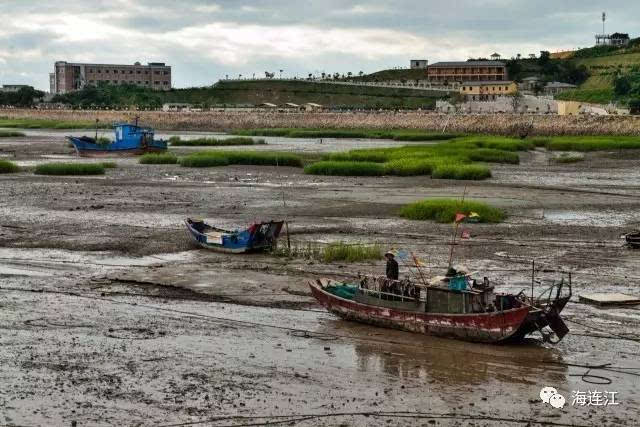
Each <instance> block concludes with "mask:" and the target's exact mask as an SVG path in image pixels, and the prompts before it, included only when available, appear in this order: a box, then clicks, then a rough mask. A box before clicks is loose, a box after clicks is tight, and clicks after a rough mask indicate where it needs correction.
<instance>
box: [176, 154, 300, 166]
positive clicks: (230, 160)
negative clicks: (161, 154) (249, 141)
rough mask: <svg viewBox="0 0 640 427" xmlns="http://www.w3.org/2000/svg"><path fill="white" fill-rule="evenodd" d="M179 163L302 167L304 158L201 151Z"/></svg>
mask: <svg viewBox="0 0 640 427" xmlns="http://www.w3.org/2000/svg"><path fill="white" fill-rule="evenodd" d="M178 162H179V163H180V166H184V167H212V166H226V165H255V166H294V167H302V157H300V156H298V155H295V154H291V153H280V152H275V151H201V152H198V153H193V154H190V155H188V156H185V157H181V158H180V160H179V161H178Z"/></svg>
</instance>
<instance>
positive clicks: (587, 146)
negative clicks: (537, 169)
mask: <svg viewBox="0 0 640 427" xmlns="http://www.w3.org/2000/svg"><path fill="white" fill-rule="evenodd" d="M545 147H546V149H547V150H550V151H580V152H588V151H607V150H636V149H640V137H630V136H613V135H612V136H557V137H552V138H551V140H550V141H549V142H547V144H546V145H545Z"/></svg>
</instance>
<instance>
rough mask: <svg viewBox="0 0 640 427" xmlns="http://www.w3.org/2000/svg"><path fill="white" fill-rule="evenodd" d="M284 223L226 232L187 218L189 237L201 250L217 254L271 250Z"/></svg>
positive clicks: (257, 224) (261, 223)
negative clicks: (204, 249)
mask: <svg viewBox="0 0 640 427" xmlns="http://www.w3.org/2000/svg"><path fill="white" fill-rule="evenodd" d="M283 224H284V221H269V222H260V223H255V224H252V225H251V226H250V227H249V228H247V229H246V230H237V231H228V230H223V229H221V228H216V227H213V226H211V225H209V224H207V223H205V222H204V221H202V220H199V219H191V218H187V219H186V220H185V225H186V226H187V230H188V231H189V235H190V236H191V237H192V238H193V239H194V240H195V241H196V243H198V244H199V245H200V246H202V247H203V248H207V249H212V250H214V251H218V252H229V253H243V252H254V251H260V250H266V249H271V248H273V247H274V246H275V244H276V241H277V239H278V236H279V235H280V231H281V230H282V225H283Z"/></svg>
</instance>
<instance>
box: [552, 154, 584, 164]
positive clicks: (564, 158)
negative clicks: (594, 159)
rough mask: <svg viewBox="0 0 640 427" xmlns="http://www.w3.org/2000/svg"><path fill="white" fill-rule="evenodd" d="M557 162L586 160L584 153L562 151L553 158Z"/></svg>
mask: <svg viewBox="0 0 640 427" xmlns="http://www.w3.org/2000/svg"><path fill="white" fill-rule="evenodd" d="M552 161H553V162H555V163H578V162H582V161H584V155H581V154H569V153H562V154H561V155H559V156H557V157H554V158H553V159H552Z"/></svg>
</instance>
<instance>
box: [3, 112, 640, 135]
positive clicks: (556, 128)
mask: <svg viewBox="0 0 640 427" xmlns="http://www.w3.org/2000/svg"><path fill="white" fill-rule="evenodd" d="M136 116H139V117H140V119H139V122H140V123H141V124H143V125H145V126H151V127H153V128H155V129H156V130H172V131H181V130H198V131H226V132H229V133H234V131H235V132H236V133H238V132H243V133H246V132H251V131H253V130H256V129H267V128H268V129H283V128H284V129H293V128H296V129H298V130H303V131H307V130H309V131H311V130H317V129H322V130H326V129H329V130H345V129H346V130H349V131H352V130H362V129H370V130H378V131H388V130H390V129H392V130H397V131H401V132H406V133H433V134H436V133H442V130H443V128H445V125H446V129H445V132H444V133H447V134H486V135H502V136H517V134H518V130H519V129H522V128H523V127H528V126H529V125H530V124H531V123H532V120H533V123H532V124H531V129H530V131H529V135H530V136H532V137H533V136H542V137H546V136H557V135H563V136H571V135H574V136H581V135H592V136H598V135H603V136H612V135H618V136H622V135H627V136H633V135H636V136H640V126H639V122H638V118H637V117H634V116H601V117H600V116H599V117H591V116H558V115H521V114H473V115H447V114H437V113H433V112H426V111H423V112H412V111H407V112H401V113H395V112H392V111H383V112H369V113H344V112H343V113H339V112H335V113H334V112H306V113H286V114H285V113H283V114H278V113H272V112H265V111H252V112H243V113H237V112H222V111H210V112H194V113H187V112H185V113H171V112H162V111H126V110H123V111H113V110H110V111H104V110H33V109H5V110H0V128H2V127H12V128H26V129H29V128H31V129H38V128H40V129H82V128H84V129H94V128H95V125H96V122H95V121H96V119H99V122H98V127H99V128H101V129H104V128H110V127H111V125H112V123H114V122H133V121H134V120H135V117H136ZM5 125H6V126H5Z"/></svg>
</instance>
